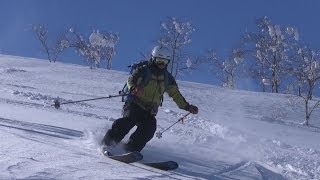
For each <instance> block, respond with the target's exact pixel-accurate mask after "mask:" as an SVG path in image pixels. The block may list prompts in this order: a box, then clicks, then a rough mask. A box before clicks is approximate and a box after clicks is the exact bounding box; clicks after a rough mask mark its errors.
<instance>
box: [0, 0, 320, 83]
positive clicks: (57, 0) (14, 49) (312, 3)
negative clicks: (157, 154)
mask: <svg viewBox="0 0 320 180" xmlns="http://www.w3.org/2000/svg"><path fill="white" fill-rule="evenodd" d="M319 7H320V1H317V0H307V1H303V0H219V1H218V0H161V1H160V0H113V1H111V0H90V1H89V0H82V1H80V0H24V1H23V0H1V1H0V52H1V53H3V54H11V55H19V56H28V57H36V58H45V57H46V56H45V54H42V53H41V51H40V44H39V42H38V41H37V40H36V38H35V36H34V35H33V33H32V32H31V31H30V27H31V24H47V25H48V27H49V30H50V34H49V35H50V36H51V38H53V39H54V36H55V35H56V34H57V33H58V32H61V31H63V30H65V29H68V28H69V27H70V26H75V27H76V28H77V29H78V30H79V31H80V32H82V33H84V34H85V33H87V34H90V33H91V32H92V31H91V30H92V28H96V29H100V30H107V31H110V32H117V33H119V36H120V41H119V43H118V44H117V46H116V49H117V52H118V54H117V55H116V56H115V57H114V60H113V69H115V70H122V71H124V70H127V68H126V65H128V64H130V63H131V62H133V61H135V60H136V59H139V58H141V56H140V54H139V52H140V51H142V52H146V53H147V52H150V51H151V49H152V48H153V46H154V45H155V43H154V41H155V40H156V39H157V38H158V37H159V32H160V30H159V29H160V21H161V20H165V19H166V18H167V17H177V18H183V19H187V20H188V21H190V22H191V23H192V24H193V26H194V28H195V29H196V31H195V32H194V33H193V35H192V41H193V42H192V44H190V45H188V50H189V51H190V53H192V54H194V55H200V54H201V53H203V52H204V51H205V50H206V49H208V48H213V49H215V50H216V51H217V52H218V55H220V56H225V55H228V53H229V52H230V50H231V49H232V48H234V47H237V45H238V44H239V38H240V36H241V35H242V34H243V33H244V32H246V31H255V30H256V29H255V24H254V21H255V19H256V18H259V17H262V16H268V17H269V18H270V19H271V21H272V22H273V23H274V24H280V25H288V26H294V27H297V28H298V30H299V33H300V38H301V39H302V40H304V41H305V42H307V43H309V44H310V45H311V47H314V48H318V47H319V45H320V41H319V39H320V23H319V20H318V18H319V17H320V11H319ZM80 59H81V58H80V57H78V56H68V55H67V54H66V56H64V57H63V62H72V63H79V62H80V63H81V62H82V61H81V60H80ZM179 79H182V80H188V81H197V82H203V83H210V84H212V82H213V80H212V77H210V76H208V74H207V73H206V72H203V71H202V72H194V73H193V74H192V75H185V76H183V77H180V78H179Z"/></svg>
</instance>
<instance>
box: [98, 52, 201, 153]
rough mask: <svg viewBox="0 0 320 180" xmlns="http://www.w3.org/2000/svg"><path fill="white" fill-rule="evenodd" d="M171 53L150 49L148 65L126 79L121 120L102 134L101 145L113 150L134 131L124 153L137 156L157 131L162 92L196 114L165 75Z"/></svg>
mask: <svg viewBox="0 0 320 180" xmlns="http://www.w3.org/2000/svg"><path fill="white" fill-rule="evenodd" d="M170 56H171V53H170V51H169V49H167V48H166V47H163V46H156V47H154V48H153V50H152V53H151V58H150V60H149V61H148V63H147V64H145V65H142V66H141V67H138V68H137V69H136V70H135V71H134V72H133V74H132V75H131V76H130V77H129V78H128V81H127V88H128V91H129V92H130V95H128V96H126V97H125V104H124V106H123V111H122V116H123V117H122V118H119V119H117V120H115V121H114V123H113V124H112V127H111V129H109V130H108V131H107V133H106V134H105V136H104V138H103V140H102V144H104V145H106V146H114V145H116V144H117V143H119V142H120V141H121V140H122V139H123V138H124V137H125V135H126V134H128V133H129V131H130V130H131V129H132V128H133V127H134V126H137V129H136V130H135V132H134V133H132V134H131V136H130V138H129V140H128V142H127V143H125V144H124V149H125V150H126V151H127V152H133V151H138V152H140V151H141V150H142V149H143V148H144V147H145V145H146V143H147V142H148V141H150V140H151V139H152V137H153V136H154V133H155V131H156V118H155V116H156V114H157V112H158V108H159V106H160V105H161V104H162V98H163V94H164V92H167V93H168V95H169V96H170V97H172V98H173V100H174V101H175V103H176V104H177V105H178V107H179V108H180V109H184V110H186V111H189V112H190V113H193V114H197V113H198V108H197V106H194V105H191V104H189V103H188V102H187V101H186V100H185V98H184V97H183V96H182V95H181V93H180V92H179V89H178V86H177V83H176V81H175V79H174V77H173V76H172V75H171V74H170V73H169V72H168V71H167V65H168V63H169V62H170Z"/></svg>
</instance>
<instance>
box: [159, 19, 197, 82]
mask: <svg viewBox="0 0 320 180" xmlns="http://www.w3.org/2000/svg"><path fill="white" fill-rule="evenodd" d="M160 30H161V35H160V39H159V41H158V42H159V43H160V44H161V45H163V46H166V47H168V48H170V49H171V50H172V56H171V57H172V58H171V61H170V64H169V72H170V73H171V74H173V75H174V76H175V77H176V76H177V75H178V73H179V70H180V71H182V70H184V69H185V68H180V66H181V65H182V64H183V56H181V52H182V48H183V47H184V46H186V45H187V44H190V43H191V34H192V32H193V31H194V28H193V27H192V25H191V23H190V22H187V21H182V20H178V19H176V18H175V17H172V18H168V19H167V20H166V21H163V22H161V26H160ZM182 66H183V65H182Z"/></svg>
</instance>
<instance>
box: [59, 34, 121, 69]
mask: <svg viewBox="0 0 320 180" xmlns="http://www.w3.org/2000/svg"><path fill="white" fill-rule="evenodd" d="M69 32H70V34H71V35H69V36H68V37H67V38H66V39H65V41H63V43H64V44H67V46H68V47H72V48H75V49H76V51H77V52H78V53H79V54H80V55H81V56H82V57H84V58H85V59H86V60H87V63H88V64H89V65H90V68H93V67H100V64H101V61H106V63H107V69H111V68H112V58H113V57H114V55H115V54H116V51H115V45H116V44H117V43H118V41H119V36H118V35H117V34H113V33H108V32H99V31H98V30H96V31H93V32H92V33H91V34H90V36H89V37H88V38H85V37H84V36H83V35H82V34H80V33H79V32H77V31H76V30H75V29H74V28H70V30H69Z"/></svg>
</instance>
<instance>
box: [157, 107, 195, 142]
mask: <svg viewBox="0 0 320 180" xmlns="http://www.w3.org/2000/svg"><path fill="white" fill-rule="evenodd" d="M189 114H191V113H187V114H185V115H184V116H182V117H181V118H179V120H178V121H176V122H175V123H173V124H172V125H171V126H169V127H167V128H166V129H165V130H163V131H162V132H157V134H156V137H157V138H159V139H160V138H162V134H163V133H164V132H166V131H167V130H168V129H170V128H171V127H172V126H174V125H175V124H177V123H178V122H180V121H183V120H184V119H185V118H186V117H187V116H189Z"/></svg>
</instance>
